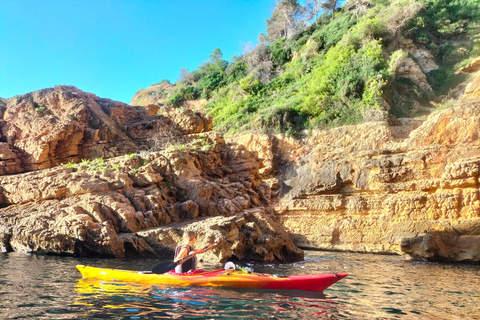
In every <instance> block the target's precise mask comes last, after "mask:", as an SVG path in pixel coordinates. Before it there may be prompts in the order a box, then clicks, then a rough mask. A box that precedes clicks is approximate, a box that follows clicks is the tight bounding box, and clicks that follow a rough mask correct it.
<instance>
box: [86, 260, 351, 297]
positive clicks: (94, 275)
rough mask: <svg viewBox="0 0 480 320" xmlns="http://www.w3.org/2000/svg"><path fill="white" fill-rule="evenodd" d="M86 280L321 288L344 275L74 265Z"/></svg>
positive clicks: (251, 287) (287, 288) (308, 289)
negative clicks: (175, 271)
mask: <svg viewBox="0 0 480 320" xmlns="http://www.w3.org/2000/svg"><path fill="white" fill-rule="evenodd" d="M77 269H78V270H79V271H80V273H81V274H82V276H83V278H85V279H98V280H106V281H121V282H138V283H150V284H164V285H165V284H166V285H175V286H208V287H229V288H236V289H270V290H306V291H317V292H321V291H324V290H325V289H326V288H328V287H329V286H331V285H332V284H334V283H335V282H337V281H339V280H341V279H343V278H345V277H346V276H347V274H346V273H338V274H319V275H292V276H286V277H278V276H274V275H269V274H262V273H248V272H245V271H241V270H224V269H219V270H215V271H210V272H200V273H195V274H191V275H177V274H169V273H164V274H154V273H143V272H137V271H130V270H119V269H104V268H95V267H89V266H84V265H77Z"/></svg>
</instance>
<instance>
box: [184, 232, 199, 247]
mask: <svg viewBox="0 0 480 320" xmlns="http://www.w3.org/2000/svg"><path fill="white" fill-rule="evenodd" d="M183 240H184V241H185V242H187V243H188V244H189V245H191V246H193V245H194V244H195V243H196V242H197V235H196V233H195V232H194V231H186V232H185V233H184V234H183Z"/></svg>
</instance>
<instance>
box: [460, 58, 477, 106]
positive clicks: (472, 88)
mask: <svg viewBox="0 0 480 320" xmlns="http://www.w3.org/2000/svg"><path fill="white" fill-rule="evenodd" d="M460 72H463V73H470V74H471V75H472V76H471V77H472V81H471V82H470V83H469V84H468V85H467V86H466V88H465V93H464V95H463V99H471V98H480V57H479V58H477V59H475V60H474V61H473V62H472V63H470V64H469V65H468V66H466V67H464V68H462V69H461V70H460Z"/></svg>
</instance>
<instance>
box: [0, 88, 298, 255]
mask: <svg viewBox="0 0 480 320" xmlns="http://www.w3.org/2000/svg"><path fill="white" fill-rule="evenodd" d="M2 110H4V113H3V120H2V122H1V123H0V128H1V130H2V131H1V132H2V136H1V138H2V142H0V163H1V164H2V166H1V168H0V170H1V171H0V221H1V223H0V251H2V252H5V251H21V252H40V253H51V254H67V255H77V256H102V257H119V258H123V257H157V256H163V257H164V258H172V255H171V253H172V248H174V246H175V245H176V244H178V242H180V241H181V239H180V235H181V233H182V230H186V229H194V230H196V231H197V232H198V234H199V238H200V235H201V236H202V237H203V238H204V241H213V240H215V239H216V238H223V237H228V239H230V240H231V242H225V243H224V244H222V246H221V250H220V248H219V251H216V254H212V253H210V254H212V257H211V258H212V259H217V260H225V259H229V258H231V257H233V256H235V257H236V258H238V259H254V260H260V261H268V262H275V261H277V262H278V261H284V262H286V261H296V260H299V259H302V258H303V252H302V251H301V250H300V249H298V248H297V247H296V246H295V245H294V244H293V242H292V240H291V238H290V236H289V234H288V233H287V232H286V231H285V230H284V228H283V226H282V225H281V224H280V223H279V220H278V215H277V214H276V212H275V211H274V210H273V209H272V208H271V207H270V200H271V191H270V187H269V186H268V184H266V183H265V182H264V181H263V179H262V177H261V175H260V173H259V170H260V168H262V166H263V165H262V161H261V160H260V159H259V158H258V157H257V156H256V155H255V153H252V152H250V151H248V150H247V149H246V148H245V147H244V146H242V145H238V144H227V143H225V141H224V140H223V138H222V137H221V136H220V135H219V134H217V133H213V132H209V131H210V129H211V127H212V119H211V117H207V116H205V115H204V114H202V113H200V112H194V111H192V110H186V111H183V112H182V111H181V110H176V111H174V112H172V113H168V114H165V115H161V114H157V111H158V110H157V109H156V108H155V107H152V106H151V107H149V108H143V107H135V106H129V105H126V104H122V103H120V102H115V101H111V100H108V99H101V98H98V97H96V96H94V95H92V94H89V93H85V92H82V91H80V90H78V89H76V88H73V87H56V88H54V89H45V90H40V91H36V92H33V93H30V94H27V95H24V96H21V97H19V98H17V99H12V100H10V101H9V102H8V104H7V105H6V107H5V108H4V109H2ZM155 110H157V111H155ZM147 149H148V151H147ZM80 159H82V160H80ZM66 162H70V163H68V164H67V165H63V166H59V165H57V164H59V163H66ZM197 221H198V222H197ZM165 230H176V231H175V232H176V233H175V235H173V234H172V237H173V238H172V239H174V240H175V243H174V242H172V241H173V240H172V241H170V240H165V239H166V238H165V236H164V234H165V232H167V231H165ZM154 235H156V236H154ZM214 238H215V239H214Z"/></svg>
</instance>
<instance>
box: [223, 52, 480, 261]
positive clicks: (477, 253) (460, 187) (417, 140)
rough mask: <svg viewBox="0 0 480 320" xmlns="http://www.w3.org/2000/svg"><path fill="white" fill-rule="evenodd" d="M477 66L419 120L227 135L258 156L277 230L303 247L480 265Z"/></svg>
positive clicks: (479, 113)
mask: <svg viewBox="0 0 480 320" xmlns="http://www.w3.org/2000/svg"><path fill="white" fill-rule="evenodd" d="M477 64H478V60H477V61H475V62H474V63H472V64H471V65H470V66H469V67H467V68H465V69H464V70H463V72H470V73H471V79H472V80H471V82H470V83H469V85H468V86H467V89H466V92H465V94H464V95H463V98H462V99H460V100H457V101H451V102H449V103H447V104H446V105H445V108H444V109H443V110H437V111H435V112H433V113H432V114H431V115H430V116H428V117H427V118H426V119H398V120H395V121H391V122H390V123H386V122H370V123H364V124H361V125H356V126H346V127H340V128H335V129H331V130H326V131H312V132H310V133H309V134H307V135H305V136H304V137H303V139H301V140H296V139H292V138H288V137H285V136H282V135H276V136H272V137H269V136H266V135H252V134H247V135H242V136H240V137H234V138H231V139H232V140H235V141H238V142H239V143H243V144H244V145H245V146H246V147H247V149H249V150H252V151H256V152H258V153H259V156H260V157H262V158H264V163H265V164H266V167H265V168H263V169H262V170H263V171H262V174H263V176H264V178H265V179H266V181H267V182H269V184H270V185H271V186H272V188H273V192H272V197H273V198H274V199H275V200H276V203H277V209H278V211H279V213H280V214H281V217H282V221H283V224H284V226H285V227H286V228H287V229H288V230H290V232H291V233H292V234H293V237H294V240H295V243H296V244H297V245H298V246H300V247H304V248H315V249H325V250H347V251H350V250H351V251H360V252H377V253H402V254H405V255H407V256H408V257H411V258H415V259H424V260H441V261H466V262H479V261H480V199H479V170H480V129H479V128H480V96H479V94H478V87H479V86H478V83H477V82H478V77H479V76H480V73H479V72H478V70H480V69H479V68H478V67H476V65H477Z"/></svg>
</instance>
